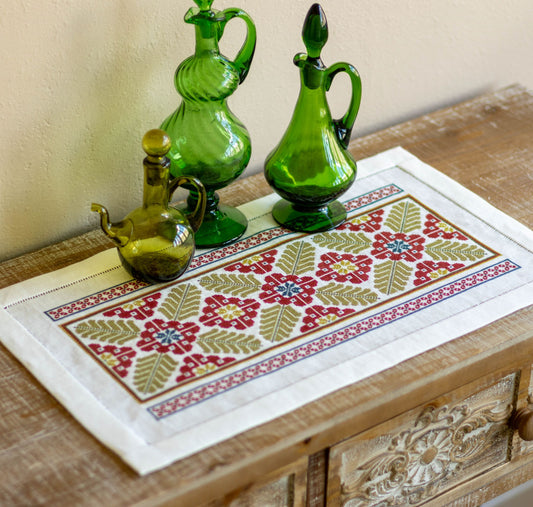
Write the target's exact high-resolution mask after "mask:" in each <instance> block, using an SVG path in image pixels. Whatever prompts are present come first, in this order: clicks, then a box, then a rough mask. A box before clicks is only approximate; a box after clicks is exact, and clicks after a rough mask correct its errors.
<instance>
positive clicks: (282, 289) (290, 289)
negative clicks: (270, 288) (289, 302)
mask: <svg viewBox="0 0 533 507" xmlns="http://www.w3.org/2000/svg"><path fill="white" fill-rule="evenodd" d="M276 290H277V291H278V292H279V293H280V294H281V295H282V296H284V297H286V298H290V297H292V296H295V295H296V294H299V293H300V292H302V288H301V287H299V286H298V285H296V284H295V283H294V282H285V283H284V284H283V285H278V286H277V287H276Z"/></svg>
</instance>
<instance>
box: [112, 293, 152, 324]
mask: <svg viewBox="0 0 533 507" xmlns="http://www.w3.org/2000/svg"><path fill="white" fill-rule="evenodd" d="M160 297H161V293H160V292H158V293H156V294H150V295H149V296H146V297H144V298H142V299H137V300H136V301H131V302H130V303H126V304H124V305H122V306H118V307H116V308H112V309H111V310H108V311H107V312H104V316H105V317H114V316H117V317H119V318H121V319H130V318H132V317H133V318H134V319H137V320H144V319H146V318H147V317H151V316H152V315H153V314H154V309H155V307H156V306H157V300H158V299H159V298H160Z"/></svg>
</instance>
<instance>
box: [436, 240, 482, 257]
mask: <svg viewBox="0 0 533 507" xmlns="http://www.w3.org/2000/svg"><path fill="white" fill-rule="evenodd" d="M426 252H427V253H428V255H430V256H431V257H432V258H433V259H434V260H437V261H442V260H451V261H476V260H479V259H481V258H483V257H484V256H485V255H487V251H486V250H485V249H483V248H481V247H479V246H478V245H468V244H465V243H460V242H458V241H450V240H444V239H438V240H437V241H434V242H433V243H430V244H429V245H427V246H426Z"/></svg>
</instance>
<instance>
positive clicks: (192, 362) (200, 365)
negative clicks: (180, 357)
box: [176, 354, 235, 382]
mask: <svg viewBox="0 0 533 507" xmlns="http://www.w3.org/2000/svg"><path fill="white" fill-rule="evenodd" d="M233 361H235V358H234V357H218V356H203V355H202V354H192V355H190V356H188V357H186V358H185V365H184V366H182V367H181V368H180V372H181V375H179V376H178V378H177V379H176V381H177V382H183V381H185V380H191V379H193V378H196V377H200V376H202V375H206V374H207V373H210V372H212V371H215V370H218V369H219V368H221V367H222V366H225V365H226V364H229V363H233Z"/></svg>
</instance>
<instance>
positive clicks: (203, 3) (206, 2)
mask: <svg viewBox="0 0 533 507" xmlns="http://www.w3.org/2000/svg"><path fill="white" fill-rule="evenodd" d="M194 3H195V4H196V5H197V6H198V7H200V10H201V11H208V10H210V9H211V4H212V3H213V0H194Z"/></svg>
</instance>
